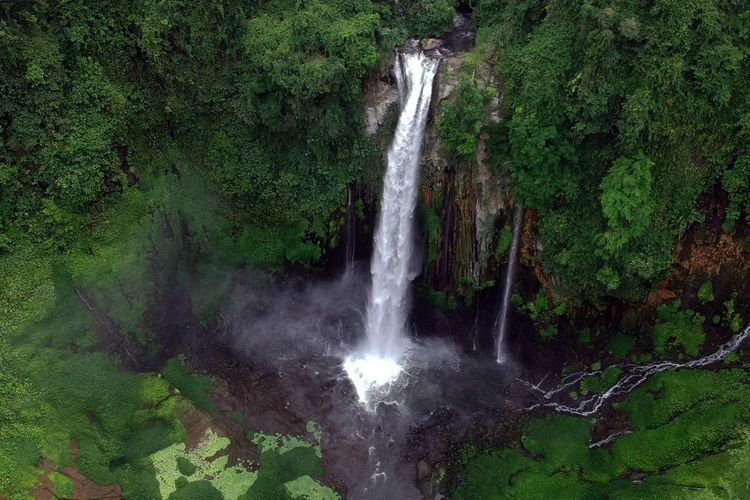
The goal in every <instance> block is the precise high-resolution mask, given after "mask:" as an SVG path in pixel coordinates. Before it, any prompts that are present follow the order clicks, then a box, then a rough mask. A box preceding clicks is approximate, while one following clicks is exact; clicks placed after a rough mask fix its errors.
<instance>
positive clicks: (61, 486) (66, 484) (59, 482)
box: [47, 471, 73, 498]
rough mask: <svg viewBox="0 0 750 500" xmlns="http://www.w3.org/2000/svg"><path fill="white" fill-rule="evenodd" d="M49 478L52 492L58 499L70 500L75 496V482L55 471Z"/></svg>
mask: <svg viewBox="0 0 750 500" xmlns="http://www.w3.org/2000/svg"><path fill="white" fill-rule="evenodd" d="M47 478H48V479H49V480H50V481H51V482H52V491H53V492H54V494H55V495H56V496H57V497H63V498H70V497H72V496H73V481H71V480H70V478H69V477H68V476H66V475H64V474H60V473H59V472H57V471H54V472H52V473H50V475H49V476H47Z"/></svg>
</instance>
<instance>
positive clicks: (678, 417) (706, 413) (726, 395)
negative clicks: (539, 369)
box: [451, 370, 750, 500]
mask: <svg viewBox="0 0 750 500" xmlns="http://www.w3.org/2000/svg"><path fill="white" fill-rule="evenodd" d="M746 382H747V373H746V372H745V371H743V370H728V371H726V370H725V371H722V372H706V371H691V370H683V371H680V372H671V373H670V372H668V373H663V374H661V375H658V376H657V377H654V378H653V379H651V380H649V381H648V382H646V383H645V384H644V385H643V386H641V387H640V388H638V389H636V390H635V391H634V392H633V393H631V394H630V396H629V397H628V399H627V400H626V401H625V402H623V403H622V404H621V405H620V409H621V410H622V411H624V412H625V414H626V415H627V419H628V426H629V428H630V431H629V433H628V434H627V435H622V436H620V437H616V438H614V440H613V441H612V443H611V444H610V445H607V446H599V447H593V448H592V447H590V444H592V443H594V442H595V438H593V437H592V429H593V422H592V421H590V420H587V419H583V418H577V417H570V416H561V415H553V416H547V417H544V418H541V419H535V420H531V421H530V422H529V423H528V424H527V426H526V429H525V431H524V433H523V436H522V437H521V438H520V440H519V441H518V442H517V443H515V444H513V445H511V446H508V447H505V448H493V447H481V446H480V447H477V446H469V447H467V448H466V449H465V450H464V452H463V454H462V455H461V456H460V458H459V461H458V464H457V466H456V469H455V470H454V474H455V476H454V477H453V484H454V486H453V489H452V491H451V498H457V499H459V500H460V499H474V498H487V499H499V498H519V497H521V498H542V497H544V496H549V495H552V496H554V497H555V498H693V497H695V498H705V495H709V496H717V497H724V498H743V497H745V496H746V495H747V494H748V493H749V492H750V490H748V486H749V485H748V483H747V481H745V480H742V479H740V478H741V477H743V476H744V475H746V474H747V472H748V467H749V466H750V462H748V451H749V450H748V440H747V432H748V426H750V421H748V416H747V409H748V404H750V394H748V390H747V385H746ZM656 443H658V444H656ZM630 478H638V480H637V481H635V480H631V479H630Z"/></svg>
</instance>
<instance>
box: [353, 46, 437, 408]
mask: <svg viewBox="0 0 750 500" xmlns="http://www.w3.org/2000/svg"><path fill="white" fill-rule="evenodd" d="M438 64H439V60H438V59H433V58H431V57H428V56H426V55H425V54H424V53H421V52H417V53H400V54H398V56H397V57H396V65H395V68H394V70H395V74H396V80H397V83H398V89H399V95H400V97H401V114H400V115H399V118H398V124H397V125H396V131H395V133H394V136H393V142H392V143H391V147H390V150H389V151H388V167H387V169H386V173H385V179H384V180H383V197H382V199H381V203H380V217H379V220H378V225H377V229H376V231H375V250H374V254H373V257H372V263H371V267H370V272H371V274H372V289H371V291H370V298H369V303H368V305H367V318H366V323H365V328H366V339H365V342H364V344H363V345H362V346H361V347H360V349H359V352H357V353H356V354H355V355H353V356H351V357H350V358H349V359H348V360H347V361H346V362H345V364H344V368H345V369H346V371H347V372H348V374H349V376H350V378H351V379H352V381H353V383H354V385H355V387H356V389H357V393H358V395H359V397H360V399H361V400H363V401H367V400H368V394H369V393H370V392H371V391H372V390H376V389H378V388H381V387H382V386H387V385H388V384H390V383H391V382H393V381H394V380H395V379H396V378H397V377H398V375H399V373H400V372H401V368H402V366H401V365H402V362H403V358H404V355H405V354H406V352H407V350H408V349H409V345H410V341H409V336H408V335H407V332H406V320H407V315H408V312H409V284H410V282H411V281H412V280H413V279H414V278H415V276H416V272H415V263H414V262H413V253H414V209H415V206H416V202H417V190H418V187H419V175H418V166H419V155H420V150H421V147H422V136H423V134H424V128H425V123H426V122H427V113H428V110H429V106H430V98H431V96H432V81H433V78H434V76H435V72H436V71H437V67H438Z"/></svg>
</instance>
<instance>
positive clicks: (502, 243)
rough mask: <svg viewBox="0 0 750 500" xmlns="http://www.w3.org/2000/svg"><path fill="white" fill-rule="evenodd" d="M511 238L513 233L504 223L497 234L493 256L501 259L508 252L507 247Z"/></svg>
mask: <svg viewBox="0 0 750 500" xmlns="http://www.w3.org/2000/svg"><path fill="white" fill-rule="evenodd" d="M512 238H513V235H512V233H511V230H510V226H509V225H508V224H506V225H505V226H503V228H502V229H501V230H500V232H499V233H498V235H497V246H496V247H495V257H497V258H498V259H502V258H504V257H505V256H506V254H507V253H508V248H510V243H511V239H512Z"/></svg>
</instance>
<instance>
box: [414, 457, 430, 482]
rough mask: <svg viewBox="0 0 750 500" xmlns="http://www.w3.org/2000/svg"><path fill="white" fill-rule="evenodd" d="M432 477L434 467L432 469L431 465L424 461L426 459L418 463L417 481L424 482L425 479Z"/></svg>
mask: <svg viewBox="0 0 750 500" xmlns="http://www.w3.org/2000/svg"><path fill="white" fill-rule="evenodd" d="M431 475H432V467H430V464H428V463H427V462H425V461H424V459H422V460H420V461H419V462H418V463H417V479H418V480H420V481H422V480H424V479H427V478H429V477H430V476H431Z"/></svg>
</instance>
